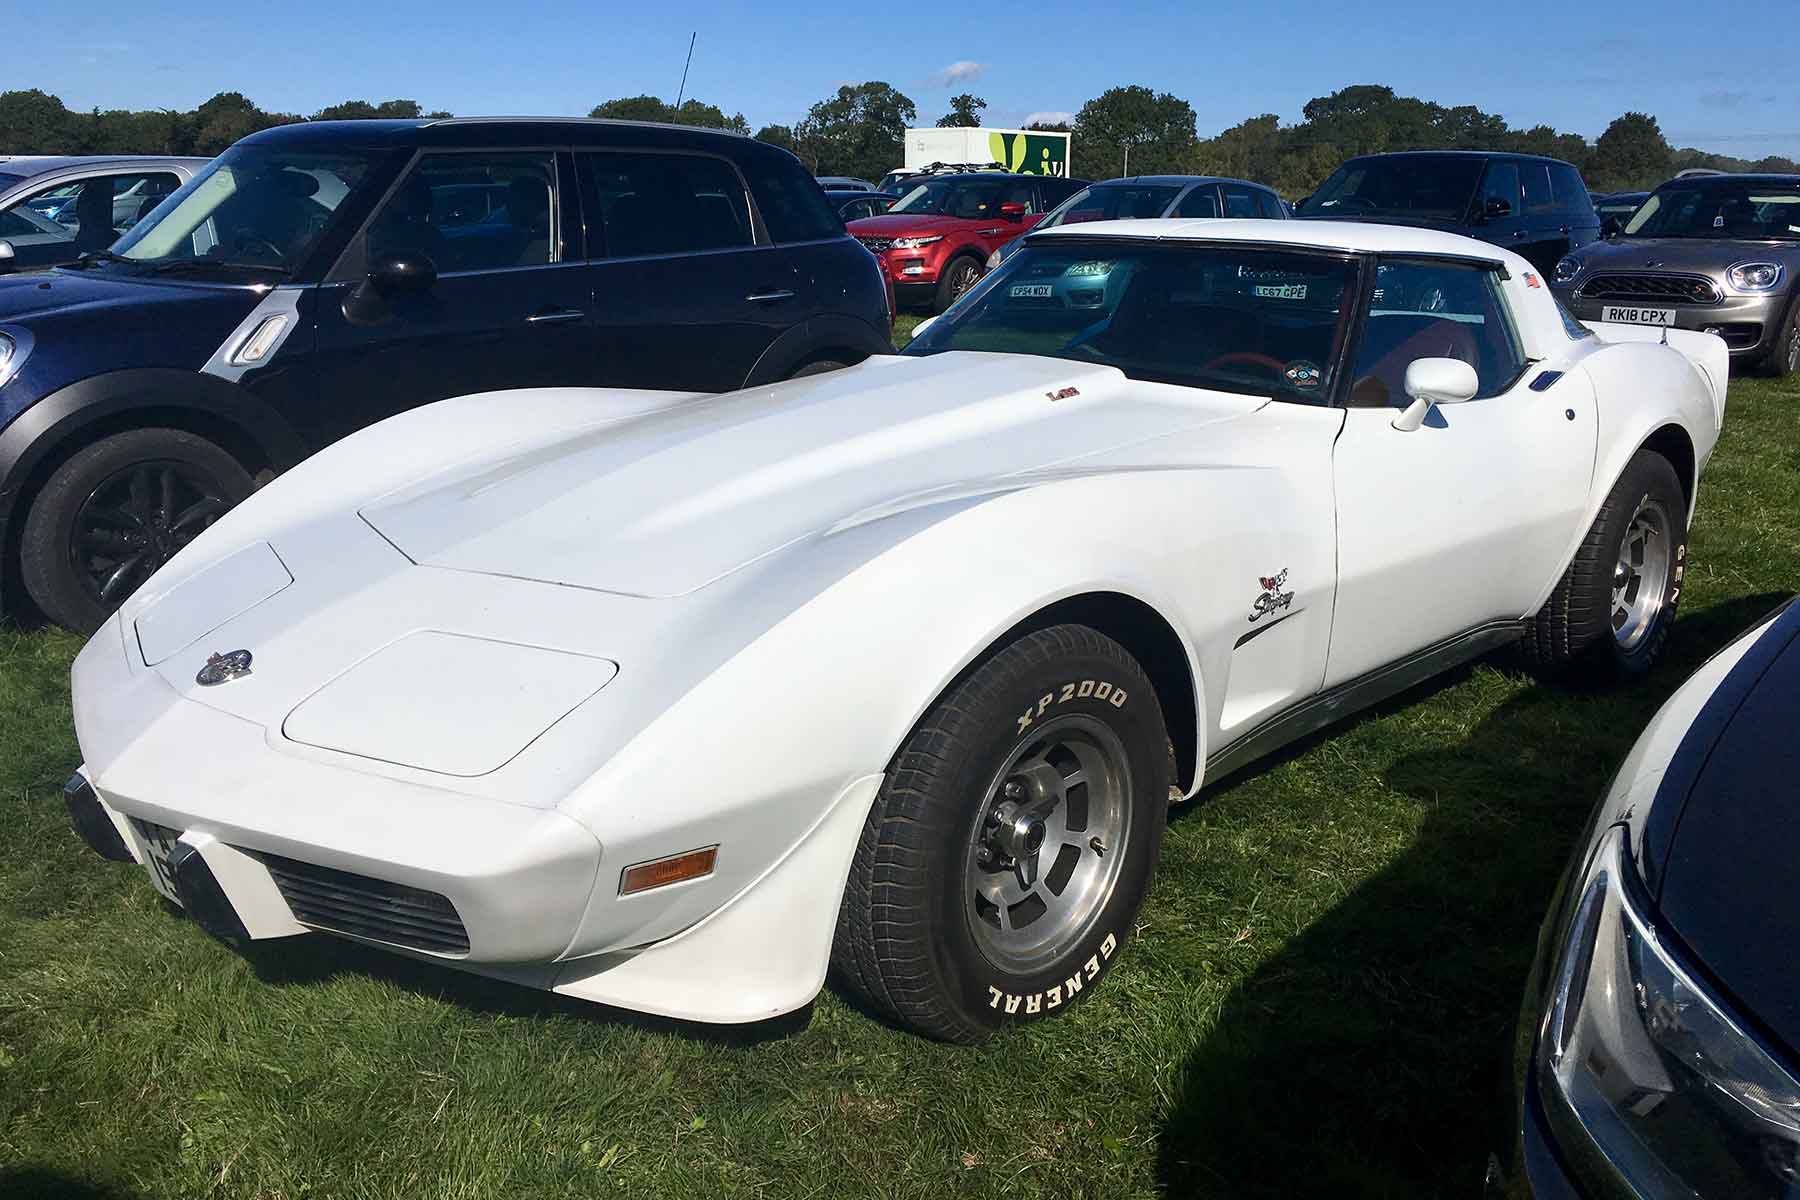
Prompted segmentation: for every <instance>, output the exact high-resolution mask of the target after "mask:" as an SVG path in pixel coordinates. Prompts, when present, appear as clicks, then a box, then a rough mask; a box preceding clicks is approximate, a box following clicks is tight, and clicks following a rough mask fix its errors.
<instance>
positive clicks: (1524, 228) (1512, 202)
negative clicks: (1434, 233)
mask: <svg viewBox="0 0 1800 1200" xmlns="http://www.w3.org/2000/svg"><path fill="white" fill-rule="evenodd" d="M1474 220H1475V227H1474V228H1473V229H1472V230H1471V231H1470V232H1471V233H1473V234H1474V236H1476V237H1478V238H1480V239H1481V240H1482V241H1484V242H1492V243H1493V244H1494V245H1496V246H1504V247H1506V248H1507V249H1508V250H1512V251H1514V252H1515V253H1521V254H1522V253H1524V251H1525V249H1526V247H1527V244H1528V243H1529V242H1530V240H1531V223H1530V222H1529V221H1528V220H1527V219H1526V217H1525V201H1524V197H1523V196H1522V195H1521V193H1520V190H1519V164H1518V162H1517V161H1515V160H1514V159H1510V158H1496V159H1492V160H1490V161H1489V162H1488V165H1487V170H1486V171H1484V172H1483V173H1482V176H1481V188H1480V190H1479V191H1477V192H1476V200H1475V213H1474Z"/></svg>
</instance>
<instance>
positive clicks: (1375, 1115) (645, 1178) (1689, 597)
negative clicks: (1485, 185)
mask: <svg viewBox="0 0 1800 1200" xmlns="http://www.w3.org/2000/svg"><path fill="white" fill-rule="evenodd" d="M1732 406H1733V407H1732V411H1731V416H1730V420H1729V423H1728V426H1727V428H1726V431H1725V439H1724V443H1723V445H1722V446H1721V448H1720V450H1719V452H1718V455H1717V458H1716V459H1715V461H1714V464H1713V466H1712V469H1711V471H1710V473H1709V475H1708V477H1707V480H1706V485H1705V488H1704V490H1703V493H1702V502H1701V507H1700V513H1699V516H1698V519H1697V521H1696V523H1695V529H1694V533H1693V538H1692V547H1693V548H1692V567H1691V570H1690V573H1689V576H1688V579H1689V590H1688V592H1687V594H1686V595H1685V597H1684V603H1683V609H1682V616H1681V619H1680V623H1679V625H1678V626H1677V629H1676V632H1675V636H1674V642H1673V648H1672V651H1671V658H1670V661H1669V662H1668V663H1667V664H1666V666H1665V667H1664V668H1663V669H1661V670H1660V671H1659V672H1658V673H1657V674H1656V675H1655V676H1654V677H1653V678H1652V679H1651V680H1650V682H1649V683H1648V684H1647V685H1645V686H1640V687H1636V688H1631V689H1627V690H1623V691H1617V692H1604V693H1584V692H1577V691H1569V690H1563V689H1560V688H1557V687H1553V686H1549V685H1546V684H1543V683H1540V682H1536V681H1534V680H1533V679H1531V678H1529V677H1527V676H1524V675H1521V674H1518V673H1515V672H1513V671H1511V670H1509V669H1506V668H1505V667H1503V666H1500V667H1497V666H1493V665H1480V666H1477V667H1474V668H1472V669H1469V670H1467V671H1464V672H1461V673H1459V674H1457V675H1454V676H1452V677H1450V678H1449V679H1448V680H1445V681H1440V682H1439V683H1437V684H1435V685H1432V686H1430V687H1428V688H1425V689H1422V690H1420V691H1417V692H1415V693H1413V694H1411V695H1409V696H1407V697H1405V698H1404V699H1403V700H1402V701H1400V702H1397V703H1394V704H1391V705H1389V706H1387V707H1385V708H1384V709H1382V710H1381V711H1379V712H1377V713H1374V714H1372V715H1369V716H1366V717H1364V718H1363V719H1360V720H1358V721H1356V722H1354V723H1352V724H1350V725H1349V726H1348V727H1346V728H1341V729H1338V730H1334V731H1333V735H1332V736H1330V737H1328V738H1321V739H1317V740H1315V741H1313V742H1311V743H1309V744H1307V745H1306V746H1304V747H1303V748H1302V749H1300V750H1299V751H1298V752H1295V753H1292V754H1289V755H1287V756H1285V757H1283V758H1281V759H1280V760H1278V761H1277V762H1275V763H1274V764H1272V765H1267V766H1265V767H1263V768H1262V769H1260V770H1253V771H1252V772H1250V773H1249V774H1247V775H1246V776H1244V777H1242V778H1240V779H1239V780H1238V781H1235V782H1229V783H1227V784H1226V785H1224V786H1222V787H1220V788H1217V789H1215V790H1214V791H1212V792H1211V793H1210V794H1208V795H1206V796H1205V797H1203V798H1202V800H1201V801H1200V802H1198V803H1197V804H1195V805H1192V806H1189V807H1188V808H1186V809H1184V810H1181V811H1179V812H1178V813H1177V814H1176V816H1175V818H1174V820H1173V823H1172V825H1171V827H1170V831H1169V837H1168V840H1167V842H1166V848H1165V851H1164V855H1163V860H1162V865H1161V870H1160V873H1159V875H1158V877H1157V882H1156V885H1155V889H1154V891H1153V893H1152V895H1151V898H1150V901H1149V904H1148V905H1147V907H1146V908H1145V910H1144V913H1143V916H1142V919H1141V921H1140V924H1139V926H1138V930H1137V934H1138V936H1137V937H1135V938H1133V939H1132V940H1131V943H1130V944H1129V946H1128V947H1127V950H1126V953H1125V954H1124V955H1123V958H1122V960H1121V962H1120V965H1119V967H1118V968H1117V969H1116V970H1115V971H1114V972H1113V973H1112V974H1111V975H1109V976H1108V979H1107V982H1106V986H1105V987H1103V988H1101V989H1099V990H1098V991H1097V992H1096V993H1095V994H1094V995H1093V996H1092V997H1091V998H1089V999H1088V1000H1087V1001H1086V1002H1084V1003H1083V1004H1081V1005H1078V1006H1077V1007H1076V1008H1075V1009H1073V1010H1071V1011H1070V1012H1069V1013H1068V1014H1067V1015H1066V1016H1064V1017H1062V1018H1060V1019H1058V1020H1055V1021H1051V1022H1047V1023H1044V1024H1041V1025H1037V1026H1033V1027H1030V1028H1027V1029H1021V1030H1016V1031H1012V1032H1009V1033H1007V1034H1005V1035H1004V1036H1001V1037H999V1038H998V1039H996V1040H995V1041H994V1042H993V1043H991V1044H990V1045H988V1046H985V1047H982V1048H978V1049H972V1050H971V1049H954V1048H948V1047H943V1046H937V1045H933V1044H930V1043H927V1042H924V1041H922V1040H920V1039H918V1038H915V1037H912V1036H910V1035H907V1034H905V1033H901V1032H898V1031H896V1030H893V1029H890V1028H888V1027H886V1026H884V1025H882V1024H880V1023H878V1022H877V1021H875V1020H872V1019H870V1018H869V1017H867V1016H865V1015H863V1014H862V1013H860V1012H858V1011H857V1010H855V1009H854V1008H852V1007H851V1006H850V1005H849V1004H848V1003H846V1001H845V1000H844V999H843V998H842V996H841V995H840V994H838V993H837V992H835V991H831V990H827V991H826V993H825V994H824V995H823V996H822V997H821V998H820V1000H819V1001H818V1003H817V1005H816V1006H815V1007H814V1008H813V1009H812V1011H811V1012H810V1013H808V1014H803V1015H802V1016H801V1017H800V1018H798V1019H796V1020H792V1021H788V1022H784V1023H781V1024H778V1025H776V1026H774V1027H771V1028H763V1029H753V1030H749V1031H738V1032H730V1031H716V1030H706V1029H702V1028H692V1027H679V1026H672V1025H667V1024H662V1023H657V1022H650V1021H642V1020H634V1019H631V1018H629V1017H628V1016H625V1015H623V1014H619V1013H613V1012H608V1011H605V1010H599V1009H593V1008H587V1007H584V1006H581V1005H578V1004H574V1003H568V1002H563V1001H561V1000H557V999H554V998H550V997H546V996H543V995H540V994H537V993H532V992H526V991H523V990H518V989H513V988H509V987H505V986H502V985H499V984H492V983H487V982H483V981H480V980H475V979H471V978H468V977H465V976H462V975H458V974H456V973H454V972H450V971H442V970H438V969H435V968H431V967H426V966H419V965H413V964H409V963H405V962H401V961H399V960H396V959H393V958H391V957H387V956H383V955H379V954H375V953H372V952H367V951H363V950H359V949H356V948H353V947H350V946H348V945H345V944H342V943H337V942H333V941H331V940H329V939H324V938H313V939H306V940H304V941H302V942H300V943H298V944H287V943H277V944H276V945H275V947H274V948H272V949H270V950H268V951H266V952H264V953H261V954H259V955H258V956H257V957H256V958H255V959H254V960H251V959H246V958H242V957H239V956H237V955H234V954H232V953H230V952H229V951H227V950H226V949H225V948H223V947H222V946H220V945H218V944H217V943H215V942H213V941H211V940H210V939H208V938H207V937H206V936H205V935H204V934H203V933H201V932H200V930H198V929H197V928H196V927H195V926H194V925H193V924H191V923H190V922H187V921H185V920H182V919H181V918H179V917H178V916H176V915H173V914H172V913H171V912H170V911H168V910H167V909H165V908H164V906H163V905H162V904H161V903H160V902H159V901H158V900H157V898H156V897H155V895H154V893H153V892H152V891H151V889H150V886H149V884H148V882H147V881H146V880H145V879H144V878H143V877H142V875H141V874H140V873H138V872H137V871H134V870H131V869H129V868H124V867H119V866H114V865H112V864H108V863H105V862H102V861H101V860H99V859H98V858H96V857H95V856H93V855H92V854H90V853H89V852H88V851H86V850H85V848H83V847H82V846H81V845H80V844H79V843H78V842H77V840H76V838H75V836H74V835H73V834H72V833H71V832H70V831H69V829H68V827H67V825H66V823H65V820H64V815H63V812H62V806H61V803H60V801H59V799H58V796H57V788H58V785H59V784H60V783H61V782H62V780H63V779H64V777H65V776H66V775H67V773H68V771H69V769H70V767H71V766H73V765H74V763H75V761H76V748H75V743H74V741H73V739H72V737H71V735H70V732H69V714H68V695H67V683H66V680H67V667H68V663H69V659H70V657H71V656H72V655H73V653H74V651H75V649H76V641H75V639H73V638H71V637H68V636H65V635H61V634H56V633H22V632H17V631H9V630H6V629H4V628H0V828H5V829H6V830H7V833H8V838H7V844H8V846H9V847H11V848H10V850H8V851H7V852H6V853H5V854H4V855H3V856H0V1195H5V1196H7V1197H22V1196H32V1195H43V1196H56V1197H64V1196H73V1197H83V1196H90V1197H98V1196H121V1197H123V1196H143V1197H158V1198H161V1197H168V1198H171V1200H174V1198H180V1200H192V1198H194V1197H206V1196H219V1197H286V1198H297V1197H303V1196H332V1197H375V1196H382V1197H389V1196H391V1197H409V1198H410V1197H434V1198H435V1197H489V1196H492V1197H504V1198H508V1200H511V1198H514V1197H534V1198H535V1197H553V1196H609V1195H618V1196H633V1197H712V1196H768V1197H806V1196H821V1197H839V1196H872V1197H902V1196H930V1197H941V1196H945V1195H952V1194H954V1195H971V1196H993V1197H1016V1196H1040V1195H1041V1196H1147V1195H1158V1194H1166V1195H1171V1196H1193V1195H1220V1196H1245V1195H1269V1196H1302V1195H1305V1196H1312V1195H1369V1196H1377V1195H1380V1196H1418V1195H1446V1196H1468V1195H1472V1194H1474V1192H1475V1191H1476V1189H1477V1188H1478V1187H1479V1181H1480V1178H1481V1171H1482V1164H1483V1159H1484V1157H1485V1154H1486V1152H1487V1151H1488V1149H1489V1148H1490V1147H1496V1146H1498V1145H1499V1144H1500V1141H1501V1139H1502V1138H1503V1137H1504V1134H1505V1130H1504V1120H1505V1113H1504V1104H1505V1099H1504V1098H1505V1095H1506V1088H1507V1070H1508V1061H1509V1058H1510V1053H1511V1036H1512V1029H1513V1024H1514V1020H1515V1018H1516V1015H1517V1006H1518V1003H1519V997H1520V990H1521V986H1522V983H1523V979H1524V975H1525V971H1526V968H1527V965H1528V962H1529V959H1530V955H1531V950H1532V943H1533V939H1534V936H1535V933H1536V928H1537V924H1538V921H1539V915H1540V913H1541V910H1542V907H1543V904H1544V901H1545V899H1546V897H1547V894H1548V892H1549V890H1550V888H1551V887H1552V885H1553V882H1554V878H1555V876H1556V874H1557V873H1558V871H1559V870H1560V869H1561V866H1562V864H1563V862H1564V858H1565V856H1566V854H1567V853H1568V850H1569V847H1570V844H1571V841H1572V839H1573V838H1574V837H1575V835H1576V833H1577V831H1578V829H1579V828H1580V826H1581V824H1582V821H1583V819H1584V818H1585V816H1586V814H1587V812H1588V810H1589V807H1590V805H1591V804H1592V803H1593V801H1594V799H1595V797H1596V795H1597V793H1598V791H1599V789H1600V788H1601V786H1602V785H1603V783H1604V782H1605V779H1606V777H1607V775H1608V774H1609V772H1610V771H1611V770H1612V768H1613V766H1614V764H1615V763H1616V762H1617V761H1618V759H1619V758H1620V756H1621V755H1622V754H1623V753H1624V751H1625V749H1626V748H1627V747H1628V746H1629V745H1630V743H1631V741H1632V739H1633V738H1634V736H1635V735H1636V733H1637V732H1638V730H1639V729H1640V728H1641V727H1642V726H1643V724H1644V722H1645V721H1646V720H1647V718H1648V717H1649V715H1650V714H1651V712H1652V711H1654V709H1655V707H1656V705H1657V704H1658V703H1659V702H1660V701H1661V699H1662V698H1663V697H1664V696H1666V695H1667V693H1668V692H1669V691H1670V690H1671V689H1673V688H1674V687H1675V686H1676V685H1677V684H1678V683H1679V682H1680V681H1681V679H1682V678H1683V677H1684V676H1685V675H1686V674H1687V673H1688V672H1689V671H1690V670H1692V669H1693V668H1694V667H1695V666H1696V665H1698V663H1699V662H1700V661H1701V660H1702V659H1703V658H1704V657H1705V656H1706V655H1708V654H1710V653H1712V652H1713V651H1714V650H1717V649H1718V648H1719V647H1720V646H1722V645H1723V644H1724V643H1725V642H1726V641H1727V640H1729V639H1730V638H1731V637H1732V636H1733V635H1734V634H1735V633H1736V632H1738V631H1739V630H1741V629H1742V628H1744V627H1745V626H1746V625H1748V624H1749V623H1750V622H1751V621H1752V620H1753V619H1754V618H1756V617H1757V616H1758V615H1760V614H1761V613H1763V612H1765V611H1766V610H1767V609H1768V608H1770V607H1771V606H1772V605H1773V604H1774V603H1775V602H1776V601H1777V600H1778V599H1779V598H1780V597H1781V596H1783V595H1784V594H1786V593H1789V592H1792V591H1794V590H1796V589H1797V588H1800V429H1797V428H1796V414H1797V412H1800V386H1796V385H1795V384H1793V383H1789V384H1785V385H1779V386H1778V385H1775V384H1771V383H1765V382H1758V381H1744V382H1740V383H1737V384H1735V385H1734V387H1733V394H1732ZM204 765H205V764H204V757H203V754H202V756H201V757H200V758H197V759H196V763H195V768H196V772H197V773H199V772H203V771H204Z"/></svg>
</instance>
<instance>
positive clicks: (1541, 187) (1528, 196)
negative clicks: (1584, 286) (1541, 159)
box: [1519, 163, 1556, 215]
mask: <svg viewBox="0 0 1800 1200" xmlns="http://www.w3.org/2000/svg"><path fill="white" fill-rule="evenodd" d="M1519 183H1520V185H1521V190H1522V191H1523V192H1524V193H1525V211H1526V212H1528V213H1533V214H1537V215H1543V214H1545V213H1553V212H1555V211H1556V201H1555V199H1554V198H1553V197H1552V196H1551V195H1550V167H1549V165H1548V164H1546V163H1520V164H1519Z"/></svg>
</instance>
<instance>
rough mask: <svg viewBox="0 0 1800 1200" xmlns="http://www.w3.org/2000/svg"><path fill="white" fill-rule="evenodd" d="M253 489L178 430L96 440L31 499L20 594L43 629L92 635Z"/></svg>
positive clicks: (221, 454)
mask: <svg viewBox="0 0 1800 1200" xmlns="http://www.w3.org/2000/svg"><path fill="white" fill-rule="evenodd" d="M252 487H253V485H252V482H251V479H250V475H249V473H248V472H247V471H245V470H244V468H243V467H242V466H241V465H240V464H239V463H238V461H237V460H236V459H235V458H233V457H232V456H231V455H229V454H227V453H226V452H225V451H224V450H221V449H220V448H219V447H218V446H216V445H214V444H213V443H211V442H209V441H207V440H206V439H205V438H201V437H196V436H195V435H193V434H191V433H186V432H183V431H182V430H179V429H133V430H129V431H127V432H125V433H115V434H113V435H112V436H110V437H106V438H102V439H101V440H99V441H97V442H95V443H94V444H93V445H91V446H87V447H85V448H83V449H81V450H79V451H77V452H76V453H75V454H74V455H72V456H71V457H70V458H69V460H68V461H67V462H65V463H63V464H62V465H61V466H60V467H58V468H57V469H56V471H55V473H54V474H52V475H51V476H50V479H49V481H48V482H47V483H45V485H44V487H43V490H41V491H40V492H38V494H37V496H36V497H35V498H34V499H33V500H32V502H31V510H30V512H29V513H28V514H27V515H26V518H25V526H24V531H23V533H22V534H21V536H20V541H19V574H20V576H21V577H22V578H23V580H24V583H25V589H26V591H28V592H29V593H30V594H31V599H32V600H33V602H35V603H36V604H37V606H38V608H39V610H40V611H42V612H43V614H44V615H45V616H46V617H48V618H49V619H50V620H52V621H54V622H56V623H57V624H58V625H63V626H66V627H67V628H69V629H73V630H75V631H76V632H77V633H92V632H93V631H94V630H95V629H97V628H99V627H100V625H101V623H102V622H104V621H105V620H106V618H107V617H109V616H111V615H112V613H113V610H115V609H116V608H118V606H119V605H120V604H121V603H123V602H124V600H125V599H126V597H128V596H130V595H131V593H132V592H134V591H136V590H137V589H138V588H139V587H140V586H142V584H143V583H144V581H145V580H147V579H149V578H150V576H151V575H152V574H154V573H155V571H156V569H157V568H159V567H161V566H162V564H163V563H165V562H167V561H168V560H169V559H170V558H171V557H172V556H173V555H174V554H175V553H176V552H177V551H178V550H180V549H181V548H182V547H183V546H185V545H187V544H188V543H189V542H191V541H193V540H194V538H196V537H198V536H199V535H200V534H201V533H203V532H204V531H205V530H206V529H207V528H209V527H210V526H211V525H212V523H213V522H214V521H216V520H218V518H219V517H221V516H223V515H224V514H225V513H226V512H227V511H229V510H230V508H231V507H232V506H233V505H235V504H237V503H238V502H239V501H240V500H242V499H243V498H244V497H246V496H248V495H249V494H250V492H251V490H252Z"/></svg>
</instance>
